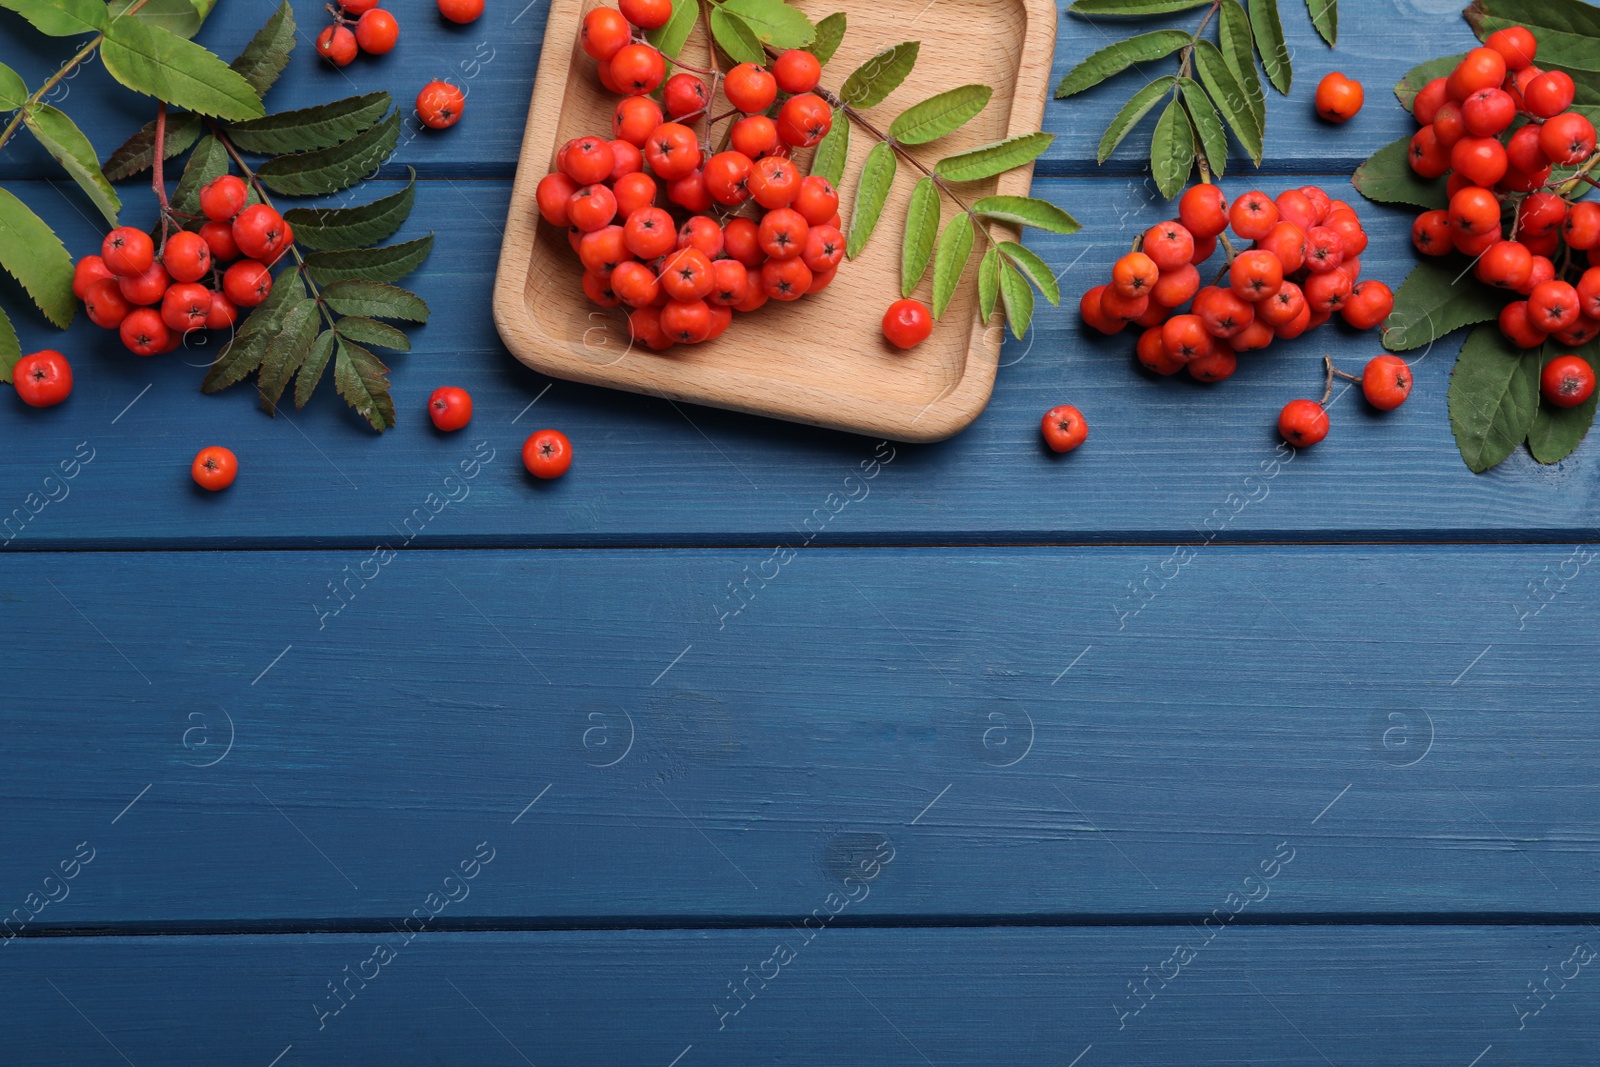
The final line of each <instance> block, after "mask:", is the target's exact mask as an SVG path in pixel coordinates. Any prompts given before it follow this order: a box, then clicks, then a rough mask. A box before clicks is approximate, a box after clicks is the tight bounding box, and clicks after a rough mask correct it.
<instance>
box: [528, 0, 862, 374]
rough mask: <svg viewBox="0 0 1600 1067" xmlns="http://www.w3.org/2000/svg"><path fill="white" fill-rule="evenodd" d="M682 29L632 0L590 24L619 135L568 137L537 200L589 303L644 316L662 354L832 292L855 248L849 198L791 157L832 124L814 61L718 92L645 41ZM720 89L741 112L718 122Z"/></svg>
mask: <svg viewBox="0 0 1600 1067" xmlns="http://www.w3.org/2000/svg"><path fill="white" fill-rule="evenodd" d="M671 17H672V4H671V0H622V2H621V10H620V11H619V10H617V9H616V8H609V7H599V8H595V9H593V10H591V11H590V12H589V13H588V14H587V15H586V16H585V17H584V20H583V31H582V43H583V48H584V51H585V52H587V53H588V54H589V55H590V56H592V57H593V58H594V59H595V60H596V62H597V63H598V64H599V76H600V81H601V82H602V83H603V84H604V85H605V86H606V88H608V89H610V90H611V91H613V92H616V93H618V94H620V95H622V97H623V99H622V100H620V101H618V103H617V105H616V109H615V112H614V115H613V120H612V129H611V137H610V138H609V139H608V138H605V137H600V136H588V137H579V138H575V139H573V140H571V141H568V142H567V143H566V144H565V145H564V146H562V148H561V150H560V152H559V153H558V155H557V157H556V169H555V170H554V171H552V172H551V173H550V174H549V175H547V176H546V177H545V178H543V179H542V180H541V181H540V182H539V186H538V192H537V198H538V204H539V212H540V214H541V215H542V216H543V217H544V219H545V221H547V222H549V223H550V224H551V225H552V226H559V227H561V228H562V229H564V230H566V231H567V236H568V240H569V242H570V243H571V245H572V248H573V250H574V251H575V252H576V253H577V254H578V258H579V259H580V260H581V261H582V264H583V267H584V273H583V291H584V292H585V293H586V294H587V295H588V297H589V298H590V299H591V300H592V301H594V302H595V303H596V304H598V305H600V306H601V307H604V308H613V307H618V306H621V305H626V306H627V307H629V308H631V309H633V310H632V312H631V314H630V316H629V325H630V330H631V332H632V336H633V338H634V340H636V341H638V342H639V343H641V344H644V345H646V346H648V347H649V348H650V349H652V350H654V351H658V352H659V351H663V350H665V349H667V348H670V347H671V346H672V345H674V344H679V343H681V344H696V343H699V342H702V341H709V340H713V339H715V338H716V337H719V336H721V334H722V333H723V331H725V330H727V328H728V327H729V325H730V324H731V323H732V321H733V313H734V312H735V311H742V312H749V311H755V310H756V309H757V308H759V307H761V306H762V305H764V304H765V303H766V302H767V301H768V300H779V301H790V300H798V299H800V298H801V297H803V296H806V295H807V294H809V293H816V292H820V291H821V290H823V289H825V288H827V286H828V284H829V283H830V282H832V281H833V277H834V274H835V273H836V271H837V270H838V267H839V263H840V261H841V260H842V259H843V258H844V252H845V241H844V235H843V233H841V230H840V227H841V222H840V218H839V194H838V191H837V190H835V189H834V187H833V185H832V183H830V182H829V181H828V180H827V179H825V178H823V177H820V176H816V175H813V176H810V177H802V176H801V174H800V171H799V170H798V169H797V168H796V167H795V164H794V163H793V162H792V161H791V159H790V158H789V157H790V155H791V153H792V152H793V151H794V150H795V149H798V148H812V147H815V146H816V145H817V144H818V143H819V142H820V141H821V140H822V139H823V137H825V136H826V135H827V133H828V131H829V129H830V128H831V127H832V123H833V110H832V108H830V107H829V106H828V104H827V103H825V102H824V101H823V99H822V98H821V97H820V96H818V95H816V94H815V93H814V92H812V90H813V89H815V88H816V87H817V83H818V81H819V80H820V79H821V76H822V66H821V64H820V63H819V62H818V61H817V58H816V57H815V56H814V55H812V54H811V53H809V52H806V51H802V50H794V51H790V52H787V53H785V54H783V55H782V56H780V57H778V58H777V59H776V60H775V61H774V62H773V64H772V67H771V69H770V70H768V69H767V68H765V67H761V66H757V65H755V64H753V63H741V64H739V65H738V66H736V67H734V68H733V69H732V70H730V71H728V72H727V74H726V75H721V74H718V73H716V72H709V73H708V75H707V76H709V77H710V78H711V85H709V86H708V85H707V83H706V81H705V80H704V79H703V78H701V77H699V76H698V75H697V74H696V73H692V72H691V71H690V70H689V69H688V68H685V69H683V70H680V71H679V72H678V73H676V74H674V75H673V76H672V77H671V78H667V76H666V71H667V60H666V58H665V57H664V56H662V54H661V53H660V52H659V51H657V50H656V49H655V48H654V47H652V46H651V45H650V44H648V43H647V42H646V41H645V40H644V39H643V37H642V35H640V34H639V33H637V32H636V31H638V30H648V29H654V28H656V27H659V26H661V25H664V24H665V23H666V21H667V20H668V19H670V18H671ZM680 65H681V64H680ZM719 82H720V83H721V85H720V88H721V91H722V94H723V95H724V96H725V97H726V99H727V102H728V104H729V105H731V110H730V111H729V112H728V113H727V114H725V115H722V116H719V117H718V118H717V119H716V120H715V121H706V120H707V116H708V115H709V114H710V111H711V108H712V103H713V101H714V100H715V98H716V95H717V90H718V83H719ZM658 88H660V89H661V103H659V104H658V103H657V102H656V101H655V100H654V99H652V98H651V95H650V94H652V93H654V92H655V91H656V90H657V89H658ZM780 95H782V97H783V98H782V99H781V100H780ZM735 114H738V115H740V116H742V117H740V118H739V119H738V120H737V121H735V122H734V123H733V125H732V127H731V129H730V130H729V131H728V136H727V142H728V144H729V148H728V150H726V151H722V152H713V150H712V148H711V144H710V138H711V128H712V127H713V126H714V125H715V122H716V121H721V119H723V118H732V117H733V116H734V115H735ZM663 186H664V188H663ZM662 194H664V195H665V199H666V201H667V202H668V203H670V204H671V205H674V206H675V207H676V208H678V209H679V212H678V216H679V217H677V218H675V217H674V216H673V214H672V213H670V212H669V211H668V210H667V209H666V208H664V207H662V206H660V204H659V201H660V198H661V196H662ZM756 208H758V209H759V210H758V211H753V214H743V213H740V212H741V211H742V210H752V209H756Z"/></svg>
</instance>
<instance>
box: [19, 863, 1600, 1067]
mask: <svg viewBox="0 0 1600 1067" xmlns="http://www.w3.org/2000/svg"><path fill="white" fill-rule="evenodd" d="M498 862H499V861H498V860H496V864H498ZM495 873H496V872H495V871H494V867H493V865H491V866H490V867H488V868H486V869H485V871H484V873H483V875H482V877H481V878H480V881H482V880H487V879H490V878H493V877H494V876H495ZM1285 877H1287V875H1286V876H1285ZM388 936H389V940H390V942H399V940H400V938H399V936H398V935H395V934H393V933H391V934H389V935H388ZM380 940H381V939H380V938H378V937H377V936H375V935H369V936H365V937H339V936H282V937H258V936H242V937H228V938H218V937H202V938H194V937H161V938H124V937H104V938H88V939H79V938H65V939H56V938H52V939H49V940H43V941H33V942H28V943H18V944H16V945H14V946H12V947H11V948H8V949H6V950H5V951H6V952H7V954H8V955H7V958H6V961H5V964H6V966H5V968H4V970H3V971H0V991H3V993H4V995H5V997H6V999H7V1001H8V1003H11V1004H14V1005H17V1010H15V1011H13V1012H12V1013H11V1015H10V1017H9V1020H8V1025H7V1026H6V1027H5V1029H4V1031H3V1032H0V1050H3V1052H0V1054H3V1055H4V1056H5V1058H6V1059H7V1060H8V1062H15V1063H29V1064H39V1065H57V1064H74V1065H78V1064H106V1065H108V1067H109V1065H111V1064H120V1063H123V1062H124V1061H123V1060H122V1059H119V1058H118V1054H119V1052H120V1053H121V1054H122V1055H123V1056H125V1057H126V1059H127V1062H131V1063H134V1064H141V1065H142V1064H149V1063H160V1064H171V1065H173V1067H191V1065H193V1067H201V1065H211V1064H216V1063H242V1064H258V1065H261V1067H266V1065H267V1064H268V1063H270V1062H272V1060H273V1057H274V1056H279V1055H282V1059H281V1060H280V1061H279V1067H306V1065H318V1064H330V1065H331V1064H349V1063H384V1064H390V1065H393V1067H422V1065H424V1064H428V1065H432V1064H441V1063H442V1064H472V1065H474V1067H527V1064H530V1063H532V1064H563V1065H586V1064H594V1065H612V1064H618V1063H643V1064H656V1065H660V1067H667V1065H668V1064H671V1063H674V1062H676V1064H677V1067H700V1065H712V1064H740V1065H748V1064H791V1063H874V1064H885V1065H905V1067H922V1065H926V1064H930V1063H934V1064H945V1063H963V1064H981V1065H994V1067H1012V1065H1015V1064H1018V1063H1046V1062H1048V1063H1060V1064H1063V1065H1065V1064H1067V1063H1070V1062H1072V1061H1073V1058H1074V1057H1079V1059H1078V1064H1079V1067H1091V1065H1095V1064H1107V1065H1123V1064H1126V1065H1133V1064H1150V1063H1182V1064H1186V1065H1195V1067H1233V1065H1236V1064H1240V1063H1271V1064H1282V1065H1284V1067H1327V1065H1328V1064H1329V1063H1333V1064H1352V1063H1359V1064H1372V1065H1379V1067H1415V1065H1416V1064H1419V1063H1446V1064H1459V1065H1461V1067H1465V1065H1466V1064H1468V1063H1470V1062H1472V1060H1473V1057H1475V1056H1478V1057H1481V1058H1480V1059H1479V1061H1478V1067H1504V1065H1506V1064H1579V1063H1589V1062H1592V1061H1593V1060H1594V1057H1595V1055H1596V1054H1597V1052H1600V1010H1597V1009H1600V983H1597V982H1596V980H1595V978H1596V976H1595V974H1594V973H1593V972H1594V968H1595V967H1596V966H1597V965H1600V964H1597V963H1596V962H1594V961H1593V960H1592V958H1591V961H1590V962H1589V963H1588V965H1587V967H1581V966H1580V965H1579V963H1578V960H1581V959H1583V958H1584V956H1585V949H1587V953H1588V954H1589V955H1590V956H1591V957H1592V954H1593V953H1594V952H1595V951H1596V950H1597V949H1600V938H1597V936H1596V934H1595V932H1594V930H1593V929H1591V928H1589V927H1586V926H1572V927H1568V926H1556V927H1540V928H1522V929H1515V928H1513V929H1502V928H1494V927H1481V926H1466V927H1453V928H1440V927H1421V928H1418V927H1357V928H1317V927H1288V928H1277V929H1262V928H1242V929H1238V930H1229V931H1227V932H1226V933H1224V934H1222V935H1219V936H1218V937H1216V938H1215V939H1214V940H1213V941H1212V942H1211V943H1210V944H1209V945H1207V946H1205V947H1204V948H1202V949H1200V950H1199V951H1198V952H1197V954H1196V955H1195V956H1194V958H1193V959H1192V961H1191V962H1190V963H1189V964H1188V966H1186V967H1185V968H1184V969H1183V970H1182V971H1181V972H1180V973H1178V975H1177V976H1176V977H1175V978H1173V979H1172V981H1171V982H1170V984H1168V985H1167V986H1166V988H1165V989H1162V988H1161V985H1162V980H1161V978H1160V977H1159V975H1158V974H1157V970H1158V968H1159V967H1161V965H1162V964H1163V963H1164V962H1166V961H1168V960H1170V959H1171V958H1172V954H1173V951H1174V947H1175V946H1177V945H1184V944H1187V945H1190V946H1196V945H1199V944H1200V942H1201V935H1199V934H1198V933H1197V932H1196V930H1195V928H1194V927H1191V926H1186V925H1179V926H1174V927H1150V928H1144V929H1129V928H1105V929H1083V930H1038V929H1020V930H1015V929H1014V930H1004V929H1002V930H843V929H827V930H824V931H823V932H821V933H817V934H815V935H813V937H812V940H811V941H810V942H809V943H806V942H804V940H803V936H802V935H801V934H799V933H797V932H796V931H795V930H794V929H792V928H790V927H788V926H780V927H777V928H775V929H757V930H723V931H708V932H697V933H685V932H650V931H617V932H607V933H537V934H449V933H428V934H426V935H419V936H418V937H416V938H415V939H414V940H413V941H411V942H410V943H409V944H407V945H404V946H403V947H401V949H400V951H399V952H398V953H397V954H396V956H395V958H394V959H393V960H391V961H390V962H388V963H387V964H385V965H384V966H382V967H381V968H379V967H378V966H377V965H376V964H372V965H370V966H367V967H363V966H362V965H363V964H364V963H365V962H366V961H368V960H369V959H371V958H372V954H373V952H374V945H375V943H376V942H379V941H380ZM778 944H784V945H786V946H788V947H789V948H790V950H791V951H792V952H793V957H792V959H790V960H789V962H788V963H787V964H786V965H784V966H782V968H781V969H779V968H778V965H777V964H776V963H774V964H771V965H770V966H766V967H763V964H764V963H766V961H768V960H771V959H773V953H774V949H775V947H776V946H777V945H778ZM1563 964H1565V967H1563ZM345 968H348V971H346V970H345ZM747 968H748V970H747ZM358 972H361V973H365V974H367V975H369V976H372V975H374V974H375V975H376V977H372V978H371V981H370V982H363V980H362V979H361V978H360V977H359V974H358ZM761 973H765V974H767V975H769V976H773V977H771V978H770V980H769V981H766V982H763V979H762V978H761V977H760V974H761ZM1165 973H1167V974H1171V973H1172V970H1171V967H1170V966H1169V967H1168V968H1167V970H1166V972H1165ZM347 974H349V975H352V976H356V977H352V978H350V980H349V981H350V984H349V986H348V989H349V991H350V993H348V994H343V995H345V996H348V997H349V998H350V999H348V1001H347V1002H345V1003H346V1006H345V1007H343V1008H342V1010H340V1012H339V1014H338V1015H329V1016H327V1017H325V1018H323V1017H322V1016H320V1015H319V1014H318V1010H319V1007H320V1009H321V1010H323V1011H326V1010H329V1008H328V1006H337V1005H338V1004H339V1003H340V1002H339V1001H336V1000H334V999H333V995H332V994H331V993H330V992H329V990H328V987H327V983H329V982H333V981H336V980H341V981H342V980H344V979H345V976H346V975H347ZM1561 974H1565V975H1569V976H1572V977H1570V979H1569V980H1568V981H1566V982H1565V983H1564V985H1565V988H1563V983H1562V980H1561V978H1560V975H1561ZM774 975H775V976H774ZM1147 975H1149V976H1151V978H1150V984H1149V986H1148V988H1149V989H1150V990H1151V991H1152V993H1151V994H1150V998H1151V999H1149V1000H1148V1001H1144V1002H1142V1003H1144V1005H1145V1006H1144V1007H1143V1010H1141V1011H1140V1012H1139V1013H1138V1014H1137V1015H1128V1016H1126V1017H1123V1016H1122V1015H1120V1014H1119V1013H1120V1012H1127V1011H1129V1010H1130V1008H1129V1007H1128V1005H1133V1004H1139V1003H1141V1001H1137V1000H1135V999H1134V998H1133V996H1132V994H1130V993H1129V991H1128V988H1127V985H1128V983H1130V982H1136V981H1137V982H1143V981H1144V980H1145V979H1146V976H1147ZM154 976H159V980H157V981H152V980H151V979H152V977H154ZM752 976H753V977H752ZM1547 976H1549V986H1548V988H1549V990H1550V991H1551V992H1554V993H1556V995H1555V996H1554V997H1553V998H1551V997H1550V996H1549V994H1543V996H1544V997H1545V999H1544V1000H1542V1001H1541V1000H1535V999H1534V997H1533V994H1531V993H1529V991H1528V988H1527V987H1528V983H1529V982H1534V983H1540V982H1543V981H1545V980H1546V978H1547ZM746 980H748V981H749V986H748V989H749V991H750V995H751V999H750V1000H749V1001H748V1003H747V1006H745V1007H744V1008H743V1009H742V1010H741V1011H740V1012H739V1014H738V1015H732V1016H729V1017H728V1018H726V1020H725V1021H723V1022H722V1027H721V1029H719V1018H720V1016H719V1015H718V1012H719V1011H729V1010H731V1007H732V1006H734V1005H737V1004H739V1003H741V1001H739V1000H736V999H735V998H734V995H733V994H732V993H731V992H730V991H729V988H728V984H729V983H732V982H743V981H746ZM1541 1003H1542V1004H1543V1005H1544V1006H1543V1008H1542V1010H1541V1011H1539V1013H1538V1014H1537V1015H1533V1014H1526V1015H1521V1016H1519V1011H1520V1012H1525V1013H1526V1012H1531V1009H1532V1007H1533V1006H1534V1005H1537V1004H1541ZM319 1019H321V1021H322V1023H323V1025H322V1028H321V1029H318V1021H319ZM1519 1024H1520V1029H1519ZM1119 1027H1120V1028H1119ZM97 1031H98V1032H97ZM674 1057H678V1059H677V1060H676V1061H674Z"/></svg>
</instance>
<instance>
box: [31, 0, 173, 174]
mask: <svg viewBox="0 0 1600 1067" xmlns="http://www.w3.org/2000/svg"><path fill="white" fill-rule="evenodd" d="M139 6H140V7H143V6H144V5H143V4H142V3H141V4H140V5H139ZM137 10H138V8H132V9H130V10H129V12H128V13H129V14H132V13H133V11H137ZM105 39H106V35H105V34H103V33H97V34H95V35H94V36H93V37H91V38H89V42H88V43H87V44H85V45H84V46H83V47H82V48H80V49H78V51H77V52H76V53H75V54H73V55H72V56H71V57H70V58H69V59H68V60H67V61H66V62H65V63H63V64H61V66H60V67H59V68H58V69H57V70H56V72H55V73H54V74H52V75H50V77H49V78H48V79H46V80H45V83H44V84H43V85H41V86H39V88H38V89H36V90H35V91H34V93H33V95H32V96H30V97H28V99H26V100H24V101H23V102H22V106H21V107H19V108H17V113H16V114H15V115H13V116H11V121H10V122H9V123H7V124H6V128H5V129H4V130H0V148H4V147H5V143H6V142H7V141H9V140H11V135H12V134H13V133H16V132H17V127H18V126H20V125H22V120H23V117H24V116H26V115H27V114H28V112H29V111H31V110H32V109H33V108H35V107H37V106H38V104H39V103H40V102H41V101H42V100H43V99H44V98H45V97H46V96H47V95H49V93H50V90H51V89H54V88H55V87H56V85H57V84H59V83H60V81H61V79H62V78H65V77H66V76H67V74H68V73H69V72H71V71H72V70H73V69H74V68H75V67H77V65H78V64H79V63H82V62H83V61H84V60H85V59H88V58H89V57H90V56H91V55H93V54H94V50H95V49H96V48H99V47H100V42H101V41H104V40H105Z"/></svg>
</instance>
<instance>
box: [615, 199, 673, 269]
mask: <svg viewBox="0 0 1600 1067" xmlns="http://www.w3.org/2000/svg"><path fill="white" fill-rule="evenodd" d="M622 232H623V240H624V241H625V242H626V244H627V246H628V251H630V252H632V253H633V254H634V255H636V256H638V257H639V258H640V259H643V260H651V259H655V258H656V257H657V256H664V255H666V254H667V253H668V252H671V251H672V250H673V249H675V248H677V247H678V228H677V227H676V226H675V225H673V222H672V216H671V215H669V214H667V213H666V212H665V211H663V210H662V209H661V208H658V207H646V208H640V209H639V210H637V211H635V212H633V213H632V214H631V215H629V216H628V221H627V222H626V223H624V224H623V227H622Z"/></svg>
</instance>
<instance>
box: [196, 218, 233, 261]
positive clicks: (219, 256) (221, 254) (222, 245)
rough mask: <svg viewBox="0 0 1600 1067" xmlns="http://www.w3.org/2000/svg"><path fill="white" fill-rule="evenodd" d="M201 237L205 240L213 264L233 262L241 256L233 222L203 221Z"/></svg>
mask: <svg viewBox="0 0 1600 1067" xmlns="http://www.w3.org/2000/svg"><path fill="white" fill-rule="evenodd" d="M200 238H201V240H203V241H205V243H206V249H207V250H208V251H209V252H210V253H211V262H212V263H213V264H224V263H232V262H233V261H234V260H236V259H238V258H239V245H238V243H237V242H235V241H234V239H233V224H232V223H229V222H216V221H211V222H202V223H201V224H200Z"/></svg>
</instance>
